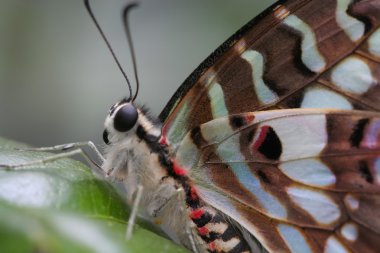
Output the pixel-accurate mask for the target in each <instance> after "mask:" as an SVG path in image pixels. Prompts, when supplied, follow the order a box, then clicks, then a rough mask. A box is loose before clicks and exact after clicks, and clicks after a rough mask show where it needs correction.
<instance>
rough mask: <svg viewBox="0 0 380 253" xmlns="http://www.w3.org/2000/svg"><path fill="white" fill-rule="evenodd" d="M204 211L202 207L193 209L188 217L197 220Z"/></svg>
mask: <svg viewBox="0 0 380 253" xmlns="http://www.w3.org/2000/svg"><path fill="white" fill-rule="evenodd" d="M204 213H205V210H203V209H195V210H192V211H191V212H190V214H189V217H190V219H192V220H198V219H200V218H201V217H202V215H203V214H204Z"/></svg>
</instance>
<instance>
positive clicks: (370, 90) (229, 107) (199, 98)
mask: <svg viewBox="0 0 380 253" xmlns="http://www.w3.org/2000/svg"><path fill="white" fill-rule="evenodd" d="M379 12H380V2H379V1H378V0H367V1H352V0H323V1H317V0H289V1H285V3H284V4H282V5H280V4H275V5H273V6H272V7H270V8H268V9H267V10H266V11H265V12H264V13H263V14H261V15H259V16H258V17H257V18H254V19H253V20H252V21H250V22H249V23H248V24H247V25H246V26H244V27H243V28H242V29H241V30H239V31H238V32H237V33H236V34H235V35H233V36H232V37H231V38H230V39H229V40H227V41H226V42H225V43H224V44H223V45H222V46H221V47H219V48H218V49H217V50H216V51H215V52H214V53H213V54H212V55H211V56H210V57H208V58H207V59H206V60H205V61H204V62H203V63H202V64H201V65H200V66H199V67H198V68H197V69H196V70H195V71H194V73H193V74H192V75H191V76H190V77H189V78H188V79H187V80H186V81H185V82H184V84H183V85H182V86H181V87H180V88H179V89H178V91H177V92H176V93H175V95H174V96H173V97H172V99H171V100H170V102H169V103H168V105H167V106H166V107H165V109H164V110H163V112H162V113H161V115H160V118H161V120H162V121H163V122H165V123H164V128H163V130H164V134H165V135H166V136H167V138H168V139H169V141H170V143H171V144H172V145H174V146H176V145H177V144H178V143H179V142H180V141H181V140H182V138H183V137H184V135H185V134H186V133H187V132H188V131H189V130H191V129H192V128H193V127H196V126H198V125H200V124H203V123H205V122H207V121H210V120H212V119H214V118H217V117H222V116H227V115H231V114H234V113H243V112H249V111H259V110H268V109H274V108H298V107H301V108H313V107H324V108H326V107H328V108H340V109H362V110H372V111H373V110H375V111H379V110H380V86H379V81H378V80H380V51H379V48H380V46H379V44H380V30H379V25H380V15H379Z"/></svg>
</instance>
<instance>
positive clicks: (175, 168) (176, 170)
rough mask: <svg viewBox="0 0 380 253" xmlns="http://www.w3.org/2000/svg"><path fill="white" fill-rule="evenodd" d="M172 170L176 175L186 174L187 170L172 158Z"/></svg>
mask: <svg viewBox="0 0 380 253" xmlns="http://www.w3.org/2000/svg"><path fill="white" fill-rule="evenodd" d="M173 171H174V173H175V174H176V175H178V176H186V174H187V171H186V170H185V169H184V168H182V167H181V166H180V165H179V164H178V163H177V162H176V161H174V160H173Z"/></svg>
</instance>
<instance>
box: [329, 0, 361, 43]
mask: <svg viewBox="0 0 380 253" xmlns="http://www.w3.org/2000/svg"><path fill="white" fill-rule="evenodd" d="M352 2H353V0H337V6H336V10H335V17H336V22H337V23H338V25H339V26H340V28H342V29H343V31H344V32H345V33H346V34H347V36H348V37H349V38H350V39H351V40H352V41H358V40H359V39H361V38H362V37H363V35H364V32H365V25H364V23H363V22H361V21H360V20H358V19H356V18H354V17H352V16H350V15H348V14H347V10H348V6H349V5H350V4H351V3H352Z"/></svg>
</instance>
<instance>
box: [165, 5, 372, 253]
mask: <svg viewBox="0 0 380 253" xmlns="http://www.w3.org/2000/svg"><path fill="white" fill-rule="evenodd" d="M283 2H284V3H283ZM379 13H380V1H378V0H363V1H352V0H351V1H350V0H323V1H316V0H289V1H282V4H281V5H280V4H276V5H274V6H272V7H270V8H269V9H268V10H267V11H265V12H264V13H263V14H262V15H260V16H259V17H258V18H255V19H254V20H252V21H251V22H250V23H248V24H247V25H246V26H245V27H243V28H242V29H241V30H240V31H239V32H238V33H236V34H235V35H234V36H233V37H231V38H230V39H229V40H228V41H227V42H226V43H225V44H223V45H222V46H221V47H220V48H219V49H217V50H216V51H215V53H213V54H212V55H211V56H210V57H209V58H207V59H206V61H205V62H204V63H202V64H201V66H200V67H199V68H198V69H197V70H196V71H195V72H194V73H193V74H192V75H191V76H190V77H189V78H188V79H187V80H186V81H185V83H184V84H183V85H182V86H181V87H180V89H179V90H178V91H177V93H176V94H175V95H174V96H173V98H172V99H171V101H170V102H169V104H168V105H167V106H166V108H165V109H164V111H163V112H162V114H161V115H160V118H161V120H162V121H163V122H164V125H163V135H164V136H165V137H166V139H167V141H168V142H169V143H170V144H171V145H173V147H174V150H175V153H176V159H177V160H178V161H179V162H180V164H181V165H183V166H184V168H187V169H188V170H189V176H190V178H191V179H192V180H193V182H194V183H195V184H196V188H197V190H198V192H199V195H200V196H201V197H202V199H203V200H205V201H206V202H207V203H209V204H210V205H212V206H214V207H216V208H217V209H219V210H221V211H222V212H223V213H224V214H226V215H227V216H228V217H230V218H232V221H233V222H237V223H239V224H240V225H241V227H243V228H244V229H247V230H248V231H249V232H250V233H251V234H252V235H254V236H255V237H256V238H257V239H258V240H259V241H260V242H261V243H262V244H263V245H264V247H265V248H266V249H267V250H268V251H270V252H290V251H291V252H322V251H324V252H350V251H354V252H376V251H377V249H378V248H379V246H380V245H379V241H380V240H379V239H380V235H379V234H380V230H379V228H380V222H379V221H380V217H379V214H378V213H379V211H380V199H379V194H380V192H379V179H378V178H379V171H380V165H379V164H380V162H379V143H380V142H379V137H378V136H379V132H378V126H379V124H380V123H379V114H376V113H371V112H364V111H380V87H379V81H378V80H380V65H379V64H380V51H379V48H380V46H379V45H380V29H379V25H380V15H379ZM286 108H302V109H297V110H291V111H289V110H284V109H286ZM305 108H338V109H346V110H348V111H345V112H343V111H333V110H332V109H324V110H323V109H310V110H308V109H305ZM276 109H277V110H276ZM278 109H282V110H278ZM352 109H357V110H363V111H362V112H358V111H352ZM254 111H263V112H258V113H250V112H254Z"/></svg>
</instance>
